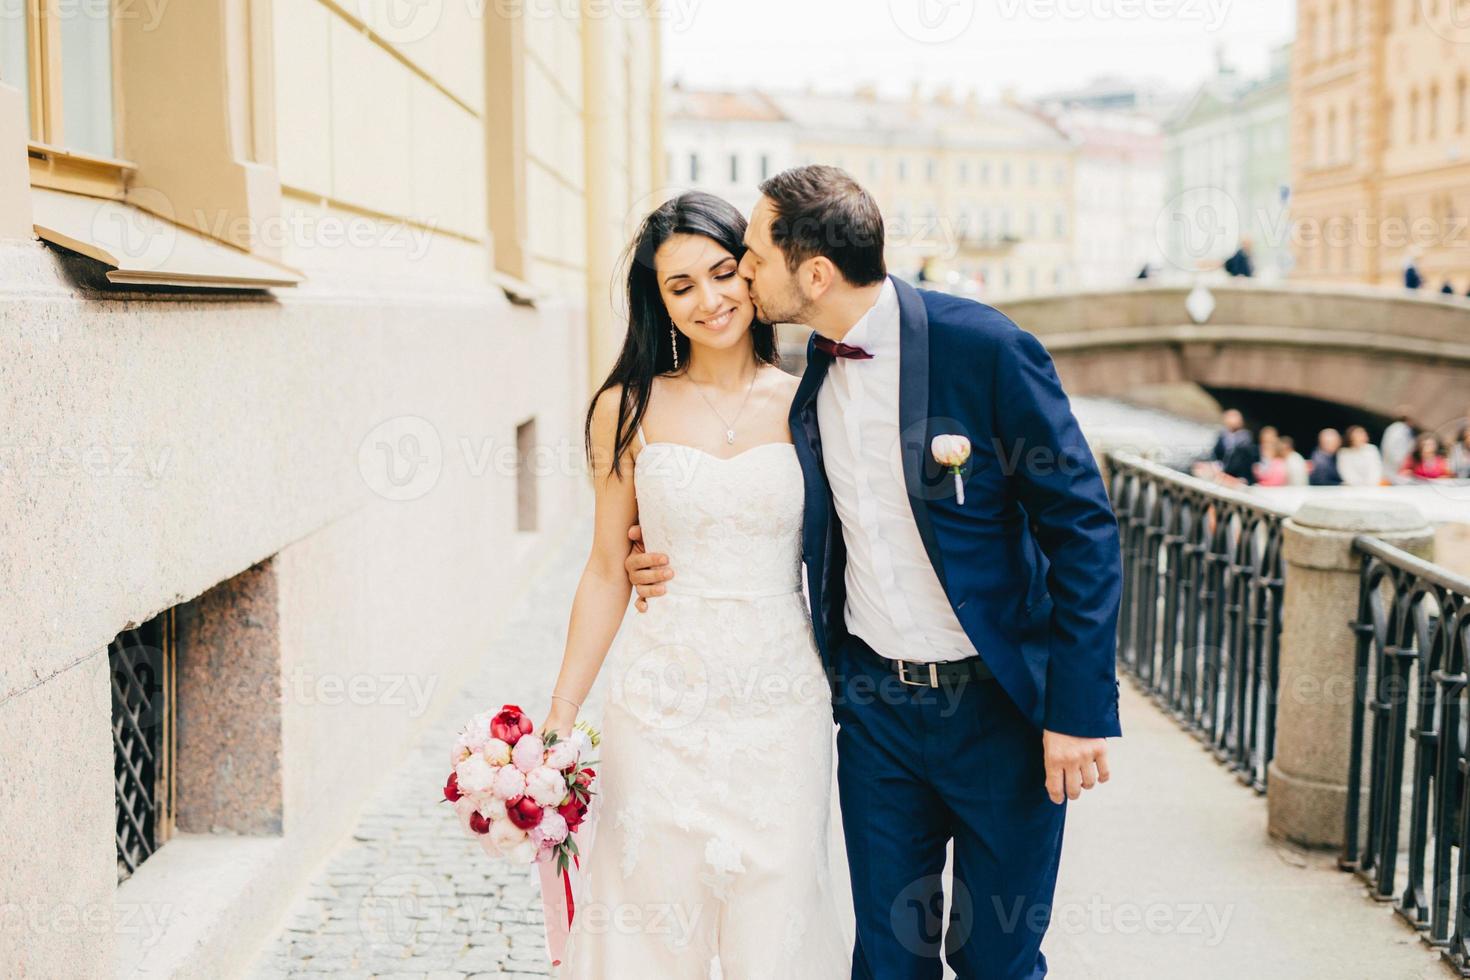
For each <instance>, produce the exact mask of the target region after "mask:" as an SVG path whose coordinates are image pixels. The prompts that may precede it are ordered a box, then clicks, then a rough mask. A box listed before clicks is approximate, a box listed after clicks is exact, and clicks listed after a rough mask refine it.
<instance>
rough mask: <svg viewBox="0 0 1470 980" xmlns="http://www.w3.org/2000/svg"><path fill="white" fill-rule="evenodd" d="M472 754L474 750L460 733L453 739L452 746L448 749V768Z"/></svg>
mask: <svg viewBox="0 0 1470 980" xmlns="http://www.w3.org/2000/svg"><path fill="white" fill-rule="evenodd" d="M474 754H475V753H474V750H472V749H471V748H470V747H469V744H468V743H467V742H465V739H464V736H463V735H461V736H460V737H459V738H457V739H455V740H454V748H452V749H450V750H449V766H450V768H451V769H452V768H454V767H455V766H457V765H459V764H460V763H461V762H463V761H464V760H466V759H468V758H469V757H470V756H472V755H474Z"/></svg>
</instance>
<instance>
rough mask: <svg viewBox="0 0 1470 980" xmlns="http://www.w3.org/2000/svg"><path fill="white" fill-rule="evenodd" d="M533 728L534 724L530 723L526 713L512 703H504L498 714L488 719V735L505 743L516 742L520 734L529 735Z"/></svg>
mask: <svg viewBox="0 0 1470 980" xmlns="http://www.w3.org/2000/svg"><path fill="white" fill-rule="evenodd" d="M535 730H536V726H535V725H532V724H531V719H529V718H527V717H526V713H525V712H524V711H522V710H521V709H520V708H518V707H516V706H515V705H513V704H507V705H505V706H504V707H503V708H501V709H500V713H499V714H497V715H496V716H495V717H494V718H491V719H490V736H491V737H492V738H498V739H500V740H501V741H502V742H504V743H506V744H507V745H514V744H516V743H517V742H519V741H520V740H521V736H522V735H529V734H531V733H532V732H533V731H535Z"/></svg>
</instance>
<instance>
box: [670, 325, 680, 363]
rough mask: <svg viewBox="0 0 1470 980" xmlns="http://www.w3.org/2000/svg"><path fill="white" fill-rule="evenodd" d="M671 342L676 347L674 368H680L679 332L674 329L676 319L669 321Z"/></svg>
mask: <svg viewBox="0 0 1470 980" xmlns="http://www.w3.org/2000/svg"><path fill="white" fill-rule="evenodd" d="M669 344H670V346H672V347H673V348H674V370H675V371H677V370H679V332H678V331H677V330H675V329H674V321H673V320H670V321H669Z"/></svg>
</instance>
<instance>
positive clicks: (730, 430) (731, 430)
mask: <svg viewBox="0 0 1470 980" xmlns="http://www.w3.org/2000/svg"><path fill="white" fill-rule="evenodd" d="M759 372H760V367H759V366H757V367H756V369H755V370H754V371H752V372H751V373H750V384H749V385H748V386H747V387H746V389H745V397H744V398H743V399H741V402H740V411H738V412H736V413H735V422H739V421H740V415H741V413H742V412H744V411H745V403H746V402H748V401H750V393H751V392H752V391H754V390H755V376H756V374H758V373H759ZM689 383H690V384H692V385H694V390H695V391H697V392H699V397H700V398H703V399H704V403H705V404H706V405H708V406H709V410H710V411H711V412H714V413H715V415H717V416H719V419H720V421H721V422H722V423H724V426H725V442H727V443H728V444H730V445H732V446H733V445H735V422H726V421H725V416H723V415H720V410H719V409H718V408H715V406H714V403H712V402H711V401H710V400H709V398H708V396H706V395H705V393H704V389H703V388H702V387H700V385H699V382H697V381H695V380H694V379H693V378H690V379H689Z"/></svg>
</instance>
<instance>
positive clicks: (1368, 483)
mask: <svg viewBox="0 0 1470 980" xmlns="http://www.w3.org/2000/svg"><path fill="white" fill-rule="evenodd" d="M1337 475H1338V476H1340V477H1342V482H1343V483H1344V484H1346V485H1347V486H1350V487H1376V486H1378V485H1379V484H1381V483H1382V482H1383V454H1382V453H1380V452H1379V451H1378V447H1377V446H1375V445H1373V443H1371V442H1369V441H1368V430H1367V429H1365V428H1363V427H1362V426H1361V425H1354V426H1352V427H1350V428H1349V429H1348V430H1347V445H1346V446H1344V447H1343V448H1341V449H1339V450H1338V451H1337Z"/></svg>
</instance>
